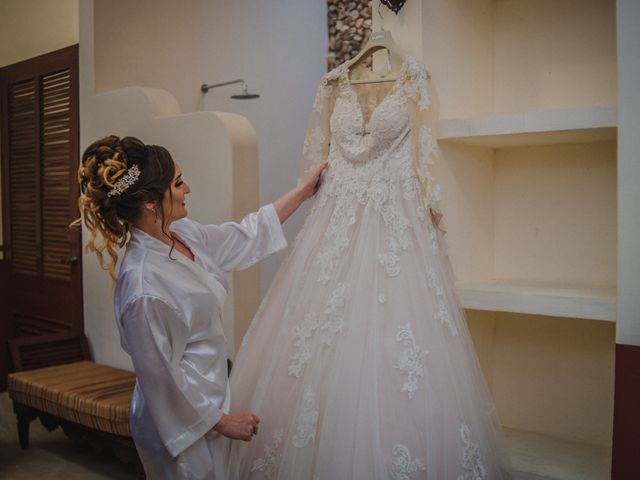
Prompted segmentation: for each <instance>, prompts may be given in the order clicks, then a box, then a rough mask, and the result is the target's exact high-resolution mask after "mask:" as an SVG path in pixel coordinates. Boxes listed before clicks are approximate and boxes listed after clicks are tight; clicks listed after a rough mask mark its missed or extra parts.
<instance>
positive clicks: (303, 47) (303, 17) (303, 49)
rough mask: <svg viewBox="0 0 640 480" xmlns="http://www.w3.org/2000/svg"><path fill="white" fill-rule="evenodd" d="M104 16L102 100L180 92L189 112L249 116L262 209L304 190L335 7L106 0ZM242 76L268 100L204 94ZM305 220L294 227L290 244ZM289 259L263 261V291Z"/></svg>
mask: <svg viewBox="0 0 640 480" xmlns="http://www.w3.org/2000/svg"><path fill="white" fill-rule="evenodd" d="M94 18H95V85H96V91H97V92H98V93H99V92H104V91H107V90H111V89H114V88H119V87H123V86H129V85H142V86H150V87H155V88H162V89H164V90H167V91H169V92H171V94H172V95H173V96H174V97H175V98H176V99H177V101H178V103H179V104H180V107H181V110H182V112H184V113H189V112H194V111H198V110H213V111H224V112H232V113H238V114H240V115H243V116H244V117H246V118H247V119H249V121H250V122H251V124H252V125H253V127H254V128H255V130H256V134H257V136H258V147H259V155H260V203H262V204H265V203H269V202H272V201H274V200H275V199H277V198H278V197H279V196H280V195H281V194H283V193H284V192H285V191H287V190H288V189H290V188H292V187H293V186H294V185H295V184H296V181H297V174H298V159H299V157H300V153H301V151H302V142H303V140H304V135H305V130H306V124H307V119H308V116H309V113H310V110H311V104H312V102H313V96H314V93H315V89H316V87H317V85H318V82H319V80H320V77H321V76H322V74H323V73H324V72H325V69H326V61H325V55H326V49H327V33H326V2H324V1H321V0H271V1H262V2H255V1H251V0H236V1H233V2H229V1H223V0H215V1H212V0H190V1H188V2H177V1H173V0H137V1H135V2H131V1H127V0H96V2H95V6H94ZM236 78H243V79H244V80H246V81H247V82H248V84H249V88H250V90H252V91H254V92H256V93H258V94H260V95H261V96H260V98H259V99H257V100H232V99H230V98H229V96H230V95H232V94H235V93H239V92H240V87H239V86H238V85H235V86H228V87H222V88H220V89H215V90H211V91H210V92H209V93H207V94H206V95H204V94H202V93H201V92H200V89H199V88H200V85H201V84H202V83H210V84H211V83H218V82H222V81H226V80H233V79H236ZM189 173H190V172H185V174H186V175H187V176H188V175H189ZM302 213H303V212H300V213H299V214H297V215H296V216H295V217H293V218H292V219H290V220H289V221H287V223H286V224H285V234H286V235H287V238H288V239H289V240H291V239H292V238H293V236H294V235H295V233H296V232H297V231H298V229H299V227H300V226H301V220H302V218H303V215H302ZM281 258H282V257H281V256H276V257H273V258H270V259H268V260H266V261H264V262H262V264H261V275H262V291H263V293H264V292H265V291H266V288H267V287H268V285H269V284H270V282H271V279H272V278H273V275H274V274H275V272H276V270H277V268H278V266H279V263H280V261H281Z"/></svg>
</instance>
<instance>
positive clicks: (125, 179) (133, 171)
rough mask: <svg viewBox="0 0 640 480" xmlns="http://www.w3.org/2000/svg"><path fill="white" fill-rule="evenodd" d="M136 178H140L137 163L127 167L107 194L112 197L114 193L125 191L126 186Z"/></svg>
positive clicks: (118, 193)
mask: <svg viewBox="0 0 640 480" xmlns="http://www.w3.org/2000/svg"><path fill="white" fill-rule="evenodd" d="M138 178H140V169H139V168H138V165H132V166H131V167H130V168H128V169H127V172H126V173H125V174H124V175H122V176H121V177H120V178H119V179H118V180H117V181H116V183H115V184H114V185H113V188H112V189H111V191H110V192H109V193H108V194H107V196H109V197H113V196H114V195H120V194H122V193H124V192H126V190H127V188H129V187H130V186H131V185H133V184H134V183H136V181H137V180H138Z"/></svg>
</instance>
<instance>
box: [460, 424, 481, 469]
mask: <svg viewBox="0 0 640 480" xmlns="http://www.w3.org/2000/svg"><path fill="white" fill-rule="evenodd" d="M460 437H462V441H463V442H464V445H465V446H464V451H463V453H462V468H464V469H465V470H466V471H465V472H464V473H462V474H460V475H458V480H487V474H486V472H485V468H484V465H482V461H481V460H480V447H478V444H477V443H473V442H472V441H471V432H470V431H469V427H468V426H466V425H465V424H462V426H461V427H460Z"/></svg>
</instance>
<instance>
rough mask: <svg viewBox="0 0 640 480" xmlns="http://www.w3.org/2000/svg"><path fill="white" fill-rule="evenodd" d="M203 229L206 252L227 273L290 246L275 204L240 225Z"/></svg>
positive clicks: (242, 268) (253, 214)
mask: <svg viewBox="0 0 640 480" xmlns="http://www.w3.org/2000/svg"><path fill="white" fill-rule="evenodd" d="M201 227H202V229H203V234H204V241H205V246H206V249H207V250H208V251H209V253H210V255H212V257H213V260H214V262H215V263H216V265H218V266H219V267H220V268H221V269H222V270H224V271H227V272H229V271H231V270H244V269H245V268H249V267H250V266H252V265H254V264H255V263H257V262H259V261H260V260H263V259H264V258H266V257H268V256H269V255H271V254H273V253H275V252H278V251H280V250H282V249H284V248H285V247H286V246H287V240H286V238H285V237H284V232H283V231H282V225H281V224H280V219H279V218H278V214H277V213H276V210H275V208H274V206H273V205H272V204H270V205H266V206H264V207H262V208H261V209H260V210H258V211H257V212H255V213H250V214H249V215H247V216H246V217H245V218H244V219H243V220H242V221H241V222H240V223H235V222H227V223H223V224H222V225H206V226H201Z"/></svg>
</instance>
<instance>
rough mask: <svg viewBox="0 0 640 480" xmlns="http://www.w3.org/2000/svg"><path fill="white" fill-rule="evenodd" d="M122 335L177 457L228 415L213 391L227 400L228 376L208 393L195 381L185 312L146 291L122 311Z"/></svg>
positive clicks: (163, 433)
mask: <svg viewBox="0 0 640 480" xmlns="http://www.w3.org/2000/svg"><path fill="white" fill-rule="evenodd" d="M121 325H122V334H123V336H124V343H125V347H126V348H127V350H128V352H129V354H130V355H131V358H132V360H133V365H134V368H135V371H136V375H137V381H138V387H139V388H140V389H141V390H142V395H143V396H144V400H145V402H146V404H147V406H148V409H149V412H150V414H151V417H152V419H153V422H154V424H155V427H156V428H157V430H158V433H159V435H160V437H161V439H162V442H163V444H164V445H165V446H166V448H167V450H168V451H169V452H170V453H171V455H172V456H174V457H175V456H177V455H178V454H180V453H181V452H183V451H184V450H185V449H186V448H188V447H189V446H191V445H192V444H193V443H194V442H196V441H197V440H198V439H200V438H201V437H202V436H203V435H204V434H206V433H207V432H208V431H210V430H211V429H212V428H213V426H215V424H216V423H218V421H219V420H220V418H221V417H222V414H223V412H222V410H221V409H220V408H219V407H218V406H217V405H215V404H214V403H213V402H212V401H211V399H212V398H213V395H212V389H219V390H220V391H219V392H217V393H218V396H220V397H221V398H224V395H225V392H226V379H225V381H224V382H220V384H219V385H218V384H217V383H216V382H215V381H214V382H211V385H209V386H208V388H207V389H206V390H207V391H204V390H203V389H201V388H199V387H198V385H193V384H192V382H190V381H189V379H188V378H187V376H186V375H185V373H184V369H188V368H189V367H188V365H181V362H182V361H183V359H182V356H183V353H184V348H185V345H186V342H187V340H188V337H187V325H186V323H185V320H184V319H183V318H182V316H181V315H180V314H179V313H178V312H177V311H175V310H174V309H173V308H172V307H171V306H169V305H168V304H167V303H166V302H165V301H164V300H162V299H160V298H158V297H154V296H149V295H143V296H141V297H138V298H136V299H134V300H133V301H131V302H130V303H129V305H127V306H126V307H125V309H124V311H123V313H122V318H121Z"/></svg>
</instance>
